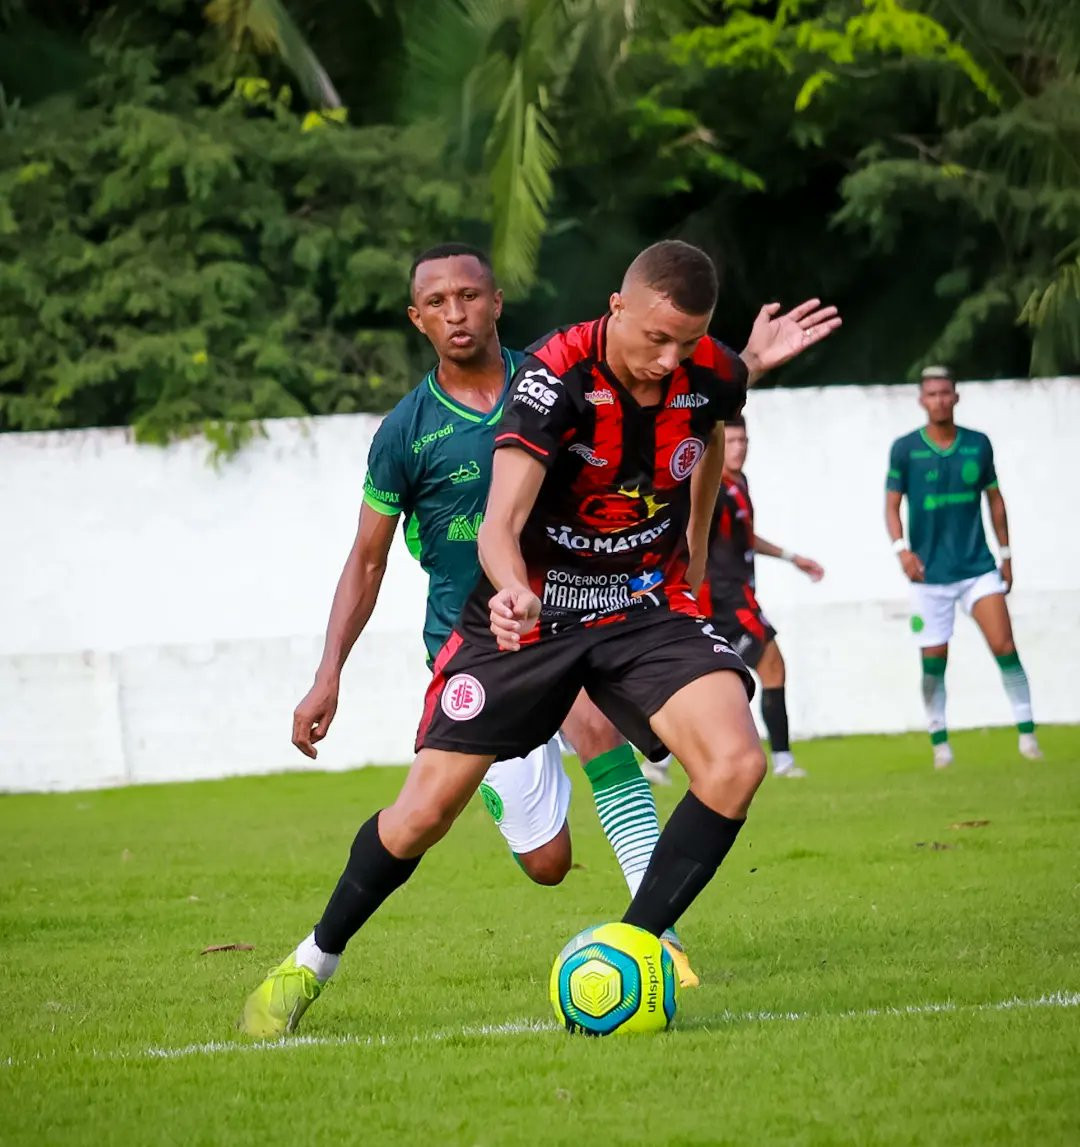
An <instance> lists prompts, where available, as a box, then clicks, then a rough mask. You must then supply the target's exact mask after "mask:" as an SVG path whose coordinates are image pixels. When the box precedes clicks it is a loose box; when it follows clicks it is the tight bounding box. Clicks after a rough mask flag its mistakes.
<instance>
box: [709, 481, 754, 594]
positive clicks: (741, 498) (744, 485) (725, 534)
mask: <svg viewBox="0 0 1080 1147" xmlns="http://www.w3.org/2000/svg"><path fill="white" fill-rule="evenodd" d="M706 571H707V572H706V580H707V582H708V585H709V591H710V594H711V596H712V598H713V599H714V600H724V599H727V598H730V597H732V596H733V595H734V596H736V597H738V596H740V595H741V593H742V587H743V586H744V585H748V586H750V587H751V588H752V587H753V585H754V503H753V502H752V501H751V500H750V484H749V483H748V482H747V480H746V476H745V475H743V474H732V473H730V472H729V471H727V470H725V471H724V477H723V480H722V481H721V483H720V493H719V494H718V495H717V497H716V510H715V512H714V513H713V521H712V531H711V533H710V537H709V560H708V564H707V567H706Z"/></svg>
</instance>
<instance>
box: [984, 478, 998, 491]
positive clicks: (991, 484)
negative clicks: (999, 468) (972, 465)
mask: <svg viewBox="0 0 1080 1147" xmlns="http://www.w3.org/2000/svg"><path fill="white" fill-rule="evenodd" d="M997 488H998V480H997V479H996V478H992V479H991V480H990V481H989V482H987V483H986V485H985V486H983V489H984V490H996V489H997Z"/></svg>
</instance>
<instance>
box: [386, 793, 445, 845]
mask: <svg viewBox="0 0 1080 1147" xmlns="http://www.w3.org/2000/svg"><path fill="white" fill-rule="evenodd" d="M457 811H458V810H457V809H456V807H451V806H449V805H446V804H443V803H441V802H439V801H437V800H430V801H426V802H424V803H423V804H417V803H412V802H410V803H409V804H401V803H395V804H392V805H390V807H389V808H387V809H385V810H384V811H383V814H382V816H381V818H380V820H379V832H380V835H381V836H382V837H383V843H384V844H385V845H386V847H387V848H388V849H390V851H391V852H393V853H395V854H396V855H398V856H409V855H412V854H413V853H414V852H415V850H416V849H418V848H423V849H428V848H431V846H432V845H433V844H438V842H439V841H440V840H442V838H443V837H444V836H445V835H446V834H447V833H448V832H449V831H450V827H451V825H452V824H453V823H454V821H455V820H456V819H457Z"/></svg>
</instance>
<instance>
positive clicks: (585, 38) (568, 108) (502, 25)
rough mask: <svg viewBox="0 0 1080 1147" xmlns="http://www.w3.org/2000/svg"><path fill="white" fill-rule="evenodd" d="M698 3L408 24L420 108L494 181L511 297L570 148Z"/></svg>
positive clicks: (473, 11) (539, 3)
mask: <svg viewBox="0 0 1080 1147" xmlns="http://www.w3.org/2000/svg"><path fill="white" fill-rule="evenodd" d="M694 7H695V5H694V4H692V3H691V2H690V0H659V2H657V3H652V4H644V3H640V2H638V0H442V2H441V3H439V4H434V5H432V4H426V5H417V6H416V8H415V9H414V12H413V18H412V20H411V22H410V25H409V50H410V54H411V60H412V68H411V73H410V74H411V77H412V89H413V104H412V107H413V109H414V110H415V111H416V112H418V113H420V114H423V115H427V116H432V117H434V118H436V119H438V120H439V121H440V122H441V123H443V124H444V126H445V127H446V129H447V131H448V133H449V136H450V139H451V143H452V150H453V152H454V153H456V154H457V155H458V156H459V157H460V158H461V160H463V161H464V162H465V163H466V164H468V165H471V166H472V167H473V169H478V170H482V171H483V172H484V173H485V175H486V178H487V179H488V182H489V186H490V196H491V214H492V241H491V247H492V257H493V260H494V263H495V268H496V271H497V273H498V274H499V277H500V281H501V282H502V283H503V284H504V286H505V287H506V288H507V290H509V291H510V292H511V293H512V294H519V293H522V292H524V291H525V290H526V289H527V288H529V287H530V286H532V285H533V283H534V281H535V278H536V269H537V258H538V255H539V250H540V244H541V240H542V239H543V237H544V234H545V232H546V230H547V228H548V225H549V213H550V209H551V206H552V201H553V197H554V194H555V184H554V176H555V172H556V170H557V168H558V166H559V164H560V162H562V161H563V158H564V154H565V153H564V149H563V146H562V141H563V140H564V138H565V137H566V136H567V135H569V134H571V133H572V131H573V127H574V125H575V123H579V122H581V121H585V122H596V121H597V120H598V119H599V118H600V117H602V116H603V115H605V114H606V113H607V110H608V109H609V108H610V107H611V106H612V104H613V103H614V102H615V101H616V100H617V91H618V80H619V75H620V71H621V68H622V66H623V65H624V64H625V63H626V61H627V60H629V58H630V56H631V54H632V51H633V45H634V42H635V37H638V36H642V35H649V34H653V33H657V32H659V31H662V30H671V29H673V28H676V27H679V26H683V23H684V22H685V21H686V20H687V19H688V18H689V15H690V13H691V12H692V11H693V9H694Z"/></svg>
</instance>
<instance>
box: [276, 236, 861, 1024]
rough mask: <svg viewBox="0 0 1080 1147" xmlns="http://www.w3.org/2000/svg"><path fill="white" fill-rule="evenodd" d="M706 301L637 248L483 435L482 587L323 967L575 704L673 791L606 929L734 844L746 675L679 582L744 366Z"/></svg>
mask: <svg viewBox="0 0 1080 1147" xmlns="http://www.w3.org/2000/svg"><path fill="white" fill-rule="evenodd" d="M716 296H717V281H716V271H715V268H714V267H713V265H712V262H711V260H710V259H709V258H708V256H707V255H705V254H704V252H702V251H700V250H698V249H697V248H695V247H691V246H689V245H688V244H685V243H679V242H675V241H668V242H663V243H659V244H655V245H654V246H653V247H650V248H648V249H647V250H646V251H644V252H642V254H641V255H639V256H638V258H637V259H635V260H634V262H633V263H632V264H631V266H630V268H629V270H628V271H627V273H626V277H625V279H624V281H623V284H622V288H621V290H620V291H618V292H616V293H615V294H613V295H612V297H611V313H610V314H609V315H608V316H606V317H605V318H603V319H598V320H596V321H594V322H589V323H582V324H579V325H577V326H574V327H570V328H567V329H565V330H562V331H559V332H556V333H555V334H554V335H552V336H550V337H548V338H547V339H544V340H542V341H541V342H540V343H538V344H535V345H534V346H533V347H532V348H530V352H529V355H528V357H526V359H525V361H524V362H523V363H522V364H521V366H520V367H519V369H518V371H517V373H516V374H515V376H514V378H513V380H512V381H511V384H510V389H509V392H508V395H507V399H506V402H505V406H504V414H503V417H502V420H501V423H500V427H499V429H498V430H497V431H496V435H495V456H494V462H493V476H492V482H491V489H490V493H489V497H488V503H487V510H486V514H485V519H484V523H483V525H482V526H481V529H480V535H479V546H478V548H479V556H480V560H481V565H482V566H483V569H484V571H485V576H484V577H482V578H481V579H480V581H479V583H478V585H477V587H476V589H475V590H474V591H473V593H472V594H471V595H470V597H469V599H468V601H467V603H466V605H465V608H464V609H463V611H462V614H461V617H460V618H459V620H458V623H457V625H456V626H455V629H454V631H453V632H452V634H451V636H450V638H449V639H448V641H447V642H446V644H445V645H444V646H443V648H442V649H441V650H440V651H439V653H438V655H437V657H436V658H435V662H434V666H433V677H432V681H431V684H430V686H429V688H428V690H427V694H426V698H425V704H424V711H423V716H422V718H421V722H420V728H419V731H418V734H417V757H416V760H415V761H414V763H413V766H412V768H411V769H410V772H409V775H408V777H407V778H406V780H405V784H404V786H403V787H402V790H401V792H400V793H399V794H398V797H397V798H396V800H395V801H394V803H393V804H392V805H390V806H389V807H388V808H385V809H383V810H382V811H381V812H380V813H377V814H376V815H375V816H373V817H372V818H371V819H370V820H369V821H367V823H366V824H364V825H363V826H362V827H361V828H360V831H359V832H358V833H357V836H356V839H355V841H354V842H353V847H352V851H351V854H350V857H349V860H348V863H347V865H346V868H345V871H344V872H343V873H342V876H341V878H340V880H339V881H338V884H337V887H336V888H335V890H334V892H333V894H332V895H331V897H330V900H329V902H328V904H327V906H326V909H325V911H324V913H323V916H322V918H321V920H320V921H319V923H318V925H317V926H316V931H315V935H316V940H317V943H318V945H319V947H320V949H322V950H323V951H326V952H331V953H338V952H341V951H343V950H344V948H345V945H346V944H347V943H348V941H349V939H350V938H351V937H352V936H353V935H354V934H355V933H356V932H357V931H358V930H359V929H360V928H361V927H362V926H363V924H364V923H365V922H366V921H367V920H368V918H369V917H370V916H371V915H372V914H373V913H374V912H375V911H377V909H378V908H379V906H380V905H381V904H382V903H383V901H384V900H385V899H386V898H387V897H388V896H389V895H390V894H391V893H392V892H393V891H394V890H395V889H396V888H398V887H400V886H401V885H402V884H403V883H404V882H405V881H406V880H407V879H408V878H409V877H410V876H411V875H412V873H413V872H414V871H415V869H416V867H417V865H418V864H419V863H420V859H421V857H422V856H423V854H424V852H425V851H426V850H427V849H428V848H430V847H431V846H432V845H433V844H435V843H437V842H438V841H439V840H440V839H441V838H442V837H443V836H444V835H445V834H446V832H447V831H448V830H449V828H450V826H451V824H452V823H453V821H454V820H455V819H456V817H457V816H458V814H459V813H460V812H461V810H462V809H463V808H464V807H465V805H466V803H467V802H468V800H469V798H470V797H471V795H472V794H473V792H475V790H476V787H477V785H478V784H479V783H480V781H481V779H482V778H483V776H484V774H485V772H486V771H487V769H488V767H489V766H490V765H491V763H492V762H493V761H494V760H496V759H506V758H510V757H514V756H521V755H524V754H525V753H527V752H528V751H529V750H530V749H531V748H532V747H533V746H535V745H537V744H542V743H544V742H545V741H547V740H549V739H550V738H551V737H552V736H554V734H555V733H556V731H557V730H558V729H559V726H560V725H561V724H562V722H563V720H564V719H565V717H566V714H567V713H568V712H569V710H570V708H571V706H572V705H573V703H574V700H575V698H576V697H577V695H578V693H579V692H580V691H581V690H582V689H584V690H585V691H586V692H587V693H588V694H589V696H590V697H591V698H592V700H593V701H594V702H595V703H596V704H597V705H598V706H599V708H600V709H601V711H602V712H603V713H604V714H605V715H606V716H607V717H608V718H610V719H611V720H612V721H613V722H614V724H615V725H616V726H617V727H618V728H619V729H620V731H621V732H622V733H623V734H624V735H625V736H626V737H627V738H628V739H629V740H630V741H631V742H633V743H634V744H637V745H638V746H639V747H641V748H643V749H645V750H646V752H647V753H648V755H649V756H650V757H654V758H659V757H661V756H663V755H664V754H665V753H666V752H667V751H668V750H669V749H670V750H671V751H673V752H674V753H675V754H676V755H677V757H678V758H679V760H680V761H681V762H682V763H683V766H684V768H685V769H686V771H687V773H688V775H689V777H690V791H689V792H688V793H687V795H686V796H685V797H684V799H683V800H682V802H681V803H680V804H679V806H678V807H677V808H676V810H675V812H674V813H673V814H672V816H671V818H670V820H669V821H668V824H667V825H666V827H665V828H664V830H663V832H662V833H661V836H660V840H659V842H658V843H657V845H656V847H655V849H654V851H653V855H652V859H651V861H650V863H649V867H648V869H647V871H646V873H645V876H644V879H643V881H642V884H641V886H640V887H639V889H638V891H637V893H636V894H635V896H634V898H633V900H632V901H631V904H630V907H629V909H628V911H627V913H626V916H625V917H624V919H625V920H627V921H628V922H630V923H632V924H636V925H639V926H640V927H643V928H647V929H648V930H649V931H651V932H653V933H654V934H655V935H657V936H660V935H661V934H662V933H663V932H664V931H665V930H666V929H667V928H669V927H671V926H672V925H673V924H675V922H676V921H677V920H678V919H679V917H680V916H681V915H682V913H683V912H684V911H685V909H686V908H687V907H688V906H689V905H690V904H691V903H692V901H693V900H694V899H695V898H696V896H697V895H698V893H699V892H700V891H701V890H702V889H703V888H704V887H705V885H706V884H708V882H709V881H710V880H711V879H712V876H713V875H714V873H715V872H716V869H717V868H718V866H719V865H720V863H721V861H722V860H723V859H724V857H725V856H726V854H727V852H728V850H729V849H730V848H731V846H732V844H733V843H734V841H735V837H736V835H737V834H738V832H739V829H740V828H741V827H742V824H743V821H744V818H745V816H746V812H747V809H748V808H749V805H750V802H751V800H752V798H753V795H754V792H755V790H756V789H757V786H758V784H760V782H761V779H762V777H763V776H764V772H765V758H764V753H763V752H762V749H761V745H760V742H759V740H758V736H757V730H756V727H755V725H754V722H753V718H752V717H751V714H750V708H749V697H750V695H751V694H752V692H753V682H752V679H751V677H750V675H749V672H748V671H747V669H746V667H745V666H744V664H743V662H742V661H741V660H740V658H739V657H738V655H737V654H736V653H735V651H734V650H733V649H732V648H731V646H730V645H729V644H728V642H727V641H725V640H724V639H723V638H722V637H721V636H720V635H719V634H718V633H717V632H716V631H715V629H714V627H713V625H712V624H711V623H710V622H709V621H708V620H707V619H706V618H705V617H703V616H702V615H701V613H700V611H699V609H698V606H697V603H696V602H695V600H694V597H693V595H692V594H691V591H690V585H691V584H695V585H699V584H700V583H701V581H702V580H703V579H704V575H705V559H706V552H707V548H708V540H709V526H710V522H711V517H712V511H713V508H714V506H715V503H716V494H717V489H718V486H719V482H720V475H721V470H722V464H723V430H722V426H723V422H724V420H725V419H727V418H730V417H732V416H734V415H736V414H738V413H739V411H740V410H741V409H742V405H743V402H744V400H745V396H746V384H747V379H748V374H749V373H750V371H751V370H754V369H755V368H756V367H757V366H758V365H760V364H754V363H751V364H749V368H748V364H747V363H745V362H744V361H743V360H742V359H741V358H740V357H739V356H738V355H736V354H735V353H734V352H733V351H731V350H729V349H728V348H727V347H725V346H723V345H721V344H720V343H718V342H715V341H714V340H713V339H711V338H709V336H708V334H707V330H708V326H709V321H710V319H711V317H712V312H713V308H714V307H715V305H716ZM816 306H817V304H816V301H815V303H814V304H813V305H812V306H809V307H808V310H807V311H806V313H805V314H800V315H799V317H798V319H797V320H796V321H795V322H794V324H788V330H789V331H790V330H791V328H792V325H793V327H794V330H795V331H797V332H798V333H797V334H793V336H792V337H793V344H792V345H791V346H790V348H788V349H789V350H790V353H786V356H785V354H784V353H779V354H777V355H771V356H770V359H771V361H770V362H769V363H767V364H765V365H778V364H779V363H780V362H783V361H786V358H791V357H794V355H795V354H797V353H798V352H799V350H802V349H804V348H805V347H806V346H807V345H810V344H811V343H813V342H817V341H819V340H820V339H821V338H824V337H825V336H826V335H828V334H829V333H831V331H832V330H834V329H835V328H836V326H838V325H839V319H838V318H836V316H835V310H834V309H833V308H823V309H821V310H815V308H816ZM796 310H797V311H798V310H800V308H796ZM778 311H779V307H778V306H775V305H772V306H770V307H769V308H765V309H764V310H763V312H762V314H761V315H759V318H758V322H759V323H765V324H766V325H768V324H769V323H770V321H771V318H772V316H775V315H776V314H777V312H778ZM792 314H794V312H792ZM755 325H756V324H755ZM777 337H778V338H782V337H783V336H781V334H780V333H779V330H778V332H777ZM780 349H781V350H783V348H780ZM303 971H304V969H303V968H297V966H296V965H295V962H293V963H290V962H289V961H286V963H285V964H283V965H281V967H280V968H278V969H276V970H275V972H273V973H272V974H271V976H270V977H269V978H268V980H267V981H265V982H264V985H262V987H261V988H260V989H259V990H258V991H259V993H260V994H261V995H262V996H264V997H265V998H266V1000H267V1001H268V1007H267V1016H268V1021H272V1025H271V1026H273V1028H274V1030H275V1031H276V1032H278V1033H281V1032H284V1031H287V1030H292V1028H293V1027H294V1026H295V1024H296V1021H297V1020H298V1019H299V1017H300V1016H301V1015H302V1014H303V1013H304V1011H305V1010H306V1008H307V1006H308V1005H309V1003H310V1002H311V1000H312V999H314V998H315V997H316V996H317V995H318V993H319V985H318V983H317V982H315V979H314V977H311V976H308V977H305V976H304V975H303ZM267 1034H269V1033H267Z"/></svg>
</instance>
